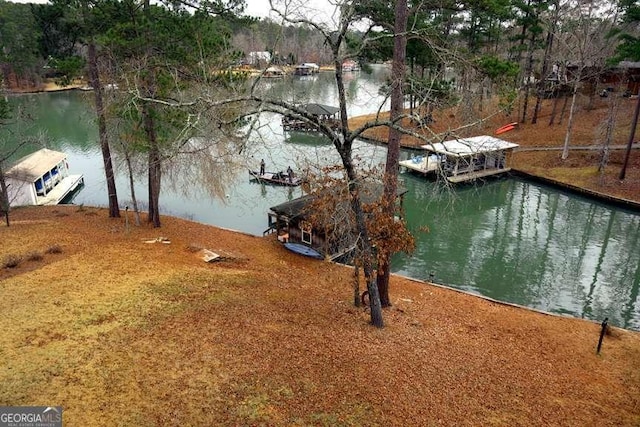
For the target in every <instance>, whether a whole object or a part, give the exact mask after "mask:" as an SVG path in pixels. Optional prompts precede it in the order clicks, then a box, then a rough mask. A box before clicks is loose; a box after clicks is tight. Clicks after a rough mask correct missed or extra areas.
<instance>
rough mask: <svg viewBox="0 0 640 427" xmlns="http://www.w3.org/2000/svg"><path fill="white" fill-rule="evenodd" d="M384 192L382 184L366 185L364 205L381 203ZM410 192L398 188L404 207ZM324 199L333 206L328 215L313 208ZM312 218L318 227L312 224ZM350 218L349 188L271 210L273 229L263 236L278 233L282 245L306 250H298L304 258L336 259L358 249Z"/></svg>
mask: <svg viewBox="0 0 640 427" xmlns="http://www.w3.org/2000/svg"><path fill="white" fill-rule="evenodd" d="M383 189H384V187H383V185H382V184H381V183H379V182H369V181H368V182H365V183H364V184H362V185H361V188H360V197H361V201H362V203H363V204H364V205H366V204H370V203H373V202H376V201H378V200H379V199H380V198H381V196H382V192H383ZM406 192H407V190H406V189H405V188H404V187H402V186H398V191H397V200H398V203H399V204H400V205H402V200H403V196H404V194H405V193H406ZM322 198H326V199H327V202H326V203H327V204H328V205H333V207H332V208H328V209H325V211H326V212H325V213H326V214H323V213H318V212H312V209H314V208H315V209H317V205H316V206H314V205H315V204H316V202H317V201H319V200H320V199H322ZM322 203H324V201H323V202H322ZM312 218H313V222H314V224H312V223H311V221H312ZM350 218H351V204H350V196H349V193H348V189H347V187H346V185H345V186H343V187H342V188H339V189H338V188H332V189H325V190H321V191H319V192H316V193H312V194H307V195H305V196H302V197H299V198H297V199H293V200H290V201H288V202H284V203H282V204H279V205H277V206H273V207H271V208H270V210H269V213H268V221H269V228H268V229H267V230H265V231H264V233H263V234H264V235H267V234H272V233H276V235H277V238H278V240H279V241H280V242H282V243H285V244H286V243H291V244H295V245H297V247H298V248H300V247H304V248H305V249H306V250H305V251H300V250H296V252H299V253H303V254H304V255H312V254H313V256H315V257H316V258H323V259H328V260H336V259H338V258H340V257H342V256H345V255H348V254H350V253H351V252H352V251H353V250H354V249H355V245H356V242H357V239H356V237H355V236H356V235H357V233H356V232H355V225H354V224H352V223H351V220H350Z"/></svg>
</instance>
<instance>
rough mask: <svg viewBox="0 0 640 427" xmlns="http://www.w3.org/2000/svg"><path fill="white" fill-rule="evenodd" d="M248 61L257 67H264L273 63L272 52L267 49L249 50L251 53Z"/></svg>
mask: <svg viewBox="0 0 640 427" xmlns="http://www.w3.org/2000/svg"><path fill="white" fill-rule="evenodd" d="M247 63H248V64H249V65H254V66H256V67H264V66H266V65H267V64H269V63H271V53H270V52H267V51H263V52H249V55H247Z"/></svg>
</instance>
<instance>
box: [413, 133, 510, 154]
mask: <svg viewBox="0 0 640 427" xmlns="http://www.w3.org/2000/svg"><path fill="white" fill-rule="evenodd" d="M516 147H519V145H518V144H514V143H513V142H509V141H505V140H503V139H499V138H495V137H493V136H489V135H481V136H474V137H471V138H458V139H452V140H449V141H444V142H438V143H435V144H427V145H423V146H422V148H424V149H425V150H428V151H433V152H434V153H438V154H444V155H447V156H453V157H468V156H472V155H474V154H484V153H491V152H494V151H502V150H508V149H511V148H516Z"/></svg>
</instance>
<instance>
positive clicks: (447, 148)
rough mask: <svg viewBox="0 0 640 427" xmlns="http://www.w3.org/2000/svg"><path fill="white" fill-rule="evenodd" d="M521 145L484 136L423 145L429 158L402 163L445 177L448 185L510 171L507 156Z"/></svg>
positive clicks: (424, 157)
mask: <svg viewBox="0 0 640 427" xmlns="http://www.w3.org/2000/svg"><path fill="white" fill-rule="evenodd" d="M516 147H518V144H514V143H512V142H509V141H505V140H503V139H499V138H496V137H493V136H488V135H481V136H474V137H470V138H458V139H452V140H449V141H444V142H438V143H434V144H426V145H422V146H421V148H422V149H424V150H425V151H426V155H424V156H422V157H421V158H419V157H414V158H413V159H409V160H403V161H401V162H400V165H401V166H404V167H406V168H408V169H411V170H416V171H418V172H421V173H424V174H427V173H436V172H439V173H441V174H443V175H444V176H445V177H446V179H447V180H448V181H449V182H452V183H460V182H466V181H473V180H475V179H479V178H484V177H488V176H492V175H498V174H502V173H506V172H509V171H510V170H511V168H510V167H508V166H507V154H508V153H509V152H511V151H512V150H513V149H514V148H516Z"/></svg>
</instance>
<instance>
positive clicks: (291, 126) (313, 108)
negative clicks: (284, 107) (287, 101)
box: [282, 103, 340, 132]
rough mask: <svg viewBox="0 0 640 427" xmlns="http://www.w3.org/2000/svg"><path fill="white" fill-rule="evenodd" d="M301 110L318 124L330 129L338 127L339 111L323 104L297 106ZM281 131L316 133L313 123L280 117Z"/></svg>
mask: <svg viewBox="0 0 640 427" xmlns="http://www.w3.org/2000/svg"><path fill="white" fill-rule="evenodd" d="M298 107H299V108H300V109H301V110H304V111H305V112H306V113H308V114H309V115H311V116H313V117H314V119H315V120H317V121H318V122H320V123H323V124H326V125H329V126H330V127H332V128H336V127H338V126H340V114H339V112H340V109H339V108H337V107H332V106H330V105H323V104H315V103H311V104H303V105H299V106H298ZM282 129H283V130H284V131H292V130H293V131H301V132H317V131H318V128H317V127H316V126H315V124H314V123H311V122H309V121H307V120H304V119H302V118H294V117H289V116H283V117H282Z"/></svg>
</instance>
